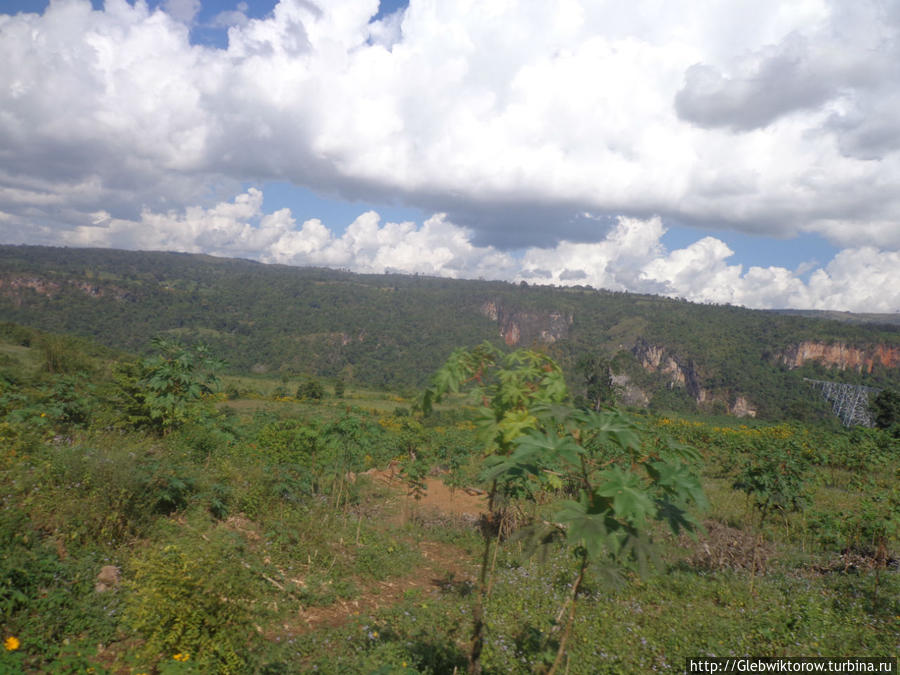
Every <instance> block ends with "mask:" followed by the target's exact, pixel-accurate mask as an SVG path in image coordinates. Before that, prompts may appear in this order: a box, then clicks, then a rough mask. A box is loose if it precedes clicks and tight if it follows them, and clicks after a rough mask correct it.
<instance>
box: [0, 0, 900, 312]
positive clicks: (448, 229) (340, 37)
mask: <svg viewBox="0 0 900 675" xmlns="http://www.w3.org/2000/svg"><path fill="white" fill-rule="evenodd" d="M0 63H2V64H3V66H2V67H0V242H2V243H35V244H51V245H65V246H103V247H117V248H131V249H157V250H158V249H165V250H179V251H195V252H207V253H212V254H216V255H225V256H240V257H246V258H254V259H259V260H262V261H266V262H278V263H287V264H297V265H326V266H331V267H341V268H349V269H353V270H358V271H365V272H383V271H405V272H418V273H424V274H437V275H446V276H453V277H467V278H474V277H484V278H492V279H508V280H512V281H520V280H525V281H527V282H529V283H544V284H589V285H592V286H594V287H598V288H599V287H603V288H610V289H617V290H633V291H640V292H652V293H661V294H666V295H670V296H678V297H684V298H688V299H691V300H696V301H700V302H720V303H721V302H728V303H733V304H739V305H745V306H748V307H761V308H767V307H798V308H821V309H825V308H827V309H839V310H851V311H859V312H896V311H900V0H875V1H871V2H869V1H866V0H858V1H854V2H847V1H846V0H834V1H832V2H828V1H825V0H792V1H791V2H785V1H784V0H706V1H704V0H688V1H684V2H681V1H678V0H665V1H661V0H630V1H629V2H627V3H622V2H614V1H612V0H609V1H606V2H604V1H601V0H410V1H409V2H408V3H407V2H405V1H403V0H393V1H392V2H382V3H381V5H379V1H378V0H281V1H280V2H276V1H275V0H255V1H254V0H244V1H242V2H234V1H233V0H158V1H157V0H153V1H150V2H144V1H143V0H139V1H136V2H127V1H126V0H106V1H105V2H103V1H102V0H93V2H92V0H51V1H50V2H49V3H48V2H47V1H46V0H0Z"/></svg>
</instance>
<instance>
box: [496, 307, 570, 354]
mask: <svg viewBox="0 0 900 675" xmlns="http://www.w3.org/2000/svg"><path fill="white" fill-rule="evenodd" d="M481 313H482V314H483V315H484V316H486V317H487V318H489V319H491V320H492V321H496V322H497V325H498V327H499V329H500V337H502V338H503V341H504V342H505V343H506V344H507V345H509V346H510V347H516V346H522V347H530V346H531V345H534V344H552V343H554V342H556V341H557V340H562V339H565V338H567V337H569V329H570V327H571V326H572V320H573V319H572V315H571V314H564V313H562V312H557V311H552V312H540V311H526V310H518V309H512V308H507V307H504V306H503V305H501V304H499V303H497V302H494V301H488V302H485V303H484V304H483V305H482V306H481Z"/></svg>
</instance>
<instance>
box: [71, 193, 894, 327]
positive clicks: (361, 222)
mask: <svg viewBox="0 0 900 675" xmlns="http://www.w3.org/2000/svg"><path fill="white" fill-rule="evenodd" d="M262 205H263V194H262V192H261V191H259V190H257V189H254V188H251V189H249V190H248V191H247V192H245V193H242V194H239V195H238V196H237V197H235V199H234V200H233V201H231V202H222V203H219V204H217V205H215V206H213V207H211V208H208V209H204V208H201V207H189V208H187V209H185V210H184V211H182V212H178V211H169V212H166V213H157V212H152V211H149V210H145V211H144V212H143V213H141V215H140V218H139V219H135V220H125V219H118V218H112V217H111V216H110V215H109V214H108V213H104V212H99V213H95V214H93V220H92V222H91V223H90V224H86V225H82V226H80V227H78V228H77V229H74V230H72V231H70V232H68V233H66V234H65V237H64V241H65V243H67V244H70V245H77V246H116V247H120V248H140V249H168V250H181V251H189V252H208V253H213V254H217V255H224V256H239V257H248V258H258V259H260V260H262V261H265V262H276V263H283V264H294V265H320V266H328V267H337V268H346V269H351V270H354V271H356V272H369V273H382V272H391V271H393V272H405V273H420V274H429V275H438V276H446V277H454V278H475V277H483V278H488V279H506V280H510V281H527V282H529V283H535V284H557V285H571V284H579V285H591V286H594V287H595V288H607V289H612V290H625V291H637V292H653V293H660V294H663V295H668V296H672V297H683V298H686V299H688V300H693V301H697V302H714V303H729V304H737V305H744V306H748V307H755V308H785V307H795V308H814V309H838V310H849V311H857V312H894V311H897V310H900V252H890V251H879V250H877V249H874V248H871V247H860V248H849V249H845V250H843V251H841V252H840V253H838V254H837V255H836V256H835V257H834V259H832V260H831V261H830V262H829V263H828V264H827V265H825V266H824V267H817V268H815V269H814V270H811V269H804V270H803V273H807V272H811V274H810V276H809V281H808V282H804V281H803V280H802V279H801V277H800V274H801V272H800V271H798V272H792V271H790V270H788V269H786V268H783V267H766V268H763V267H750V268H749V269H748V270H746V271H744V269H743V267H742V266H741V265H733V264H728V258H730V257H731V256H732V255H733V253H732V251H731V249H729V248H728V246H727V245H726V244H725V243H723V242H722V241H721V240H719V239H716V238H714V237H704V238H702V239H700V240H698V241H696V242H694V243H693V244H691V245H689V246H686V247H685V248H681V249H677V250H674V251H668V250H667V249H666V248H665V246H663V244H662V242H661V238H662V236H663V235H664V234H665V228H664V227H663V225H662V222H661V220H660V219H659V218H658V217H657V218H651V219H649V220H646V221H641V220H637V219H632V218H620V219H619V220H618V223H617V225H616V226H615V227H614V228H613V229H612V230H611V231H610V232H609V233H608V234H607V235H606V236H605V237H604V238H603V240H602V241H599V242H596V243H571V242H560V243H559V244H557V245H556V246H553V247H549V248H537V247H532V248H529V249H527V250H526V251H525V252H524V254H523V255H522V256H521V257H520V258H517V257H514V256H512V255H510V254H508V253H504V252H502V251H499V250H497V249H496V248H494V247H491V246H477V245H475V244H473V243H472V241H471V239H472V233H471V232H470V231H469V230H467V229H466V228H462V227H459V226H458V225H455V224H454V223H452V222H450V221H449V220H448V219H447V217H446V216H445V215H443V214H437V215H434V216H432V217H431V218H429V219H427V220H426V221H425V222H424V223H423V224H421V225H416V224H415V223H411V222H403V223H394V222H386V223H382V222H381V219H380V217H379V215H378V214H377V213H375V212H374V211H368V212H366V213H363V214H362V215H360V216H359V217H358V218H356V219H355V220H354V221H353V222H352V223H350V224H349V225H348V226H347V228H346V230H345V231H344V233H343V234H341V235H340V236H336V235H335V234H334V233H333V232H332V231H331V230H330V229H329V228H327V227H326V226H325V225H324V224H323V223H322V222H321V221H320V220H318V219H311V220H307V221H306V222H304V223H302V224H300V225H298V224H297V222H296V221H295V220H294V218H293V215H292V214H291V212H290V210H289V209H281V210H279V211H275V212H273V213H266V212H265V211H264V210H263V208H262Z"/></svg>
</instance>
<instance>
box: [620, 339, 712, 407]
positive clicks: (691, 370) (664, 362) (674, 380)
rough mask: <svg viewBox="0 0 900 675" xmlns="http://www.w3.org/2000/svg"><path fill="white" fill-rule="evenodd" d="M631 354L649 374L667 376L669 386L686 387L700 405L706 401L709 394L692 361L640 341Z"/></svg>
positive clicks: (660, 347) (658, 346) (659, 346)
mask: <svg viewBox="0 0 900 675" xmlns="http://www.w3.org/2000/svg"><path fill="white" fill-rule="evenodd" d="M631 353H632V354H634V357H635V358H636V359H637V360H638V362H639V363H640V364H641V366H642V367H643V368H644V370H646V371H647V372H650V373H662V374H663V375H667V376H668V378H669V386H671V387H684V388H685V389H686V390H687V392H688V393H689V394H690V395H691V396H692V397H693V398H694V399H696V400H697V401H698V402H700V403H702V402H703V401H705V400H706V398H707V392H706V391H705V390H704V389H703V387H701V386H700V376H699V374H698V373H697V369H696V368H695V366H694V362H693V361H692V360H690V359H688V360H684V359H681V358H678V357H676V356H674V355H672V354H670V353H669V352H668V350H667V349H666V348H665V347H663V346H661V345H652V344H650V343H648V342H647V341H645V340H638V341H637V343H636V344H635V345H634V347H632V349H631Z"/></svg>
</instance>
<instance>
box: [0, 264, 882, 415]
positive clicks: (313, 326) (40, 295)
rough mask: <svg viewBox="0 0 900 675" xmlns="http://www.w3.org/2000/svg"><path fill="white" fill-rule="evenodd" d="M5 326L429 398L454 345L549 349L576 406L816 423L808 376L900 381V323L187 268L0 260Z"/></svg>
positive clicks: (394, 280) (246, 268) (438, 281)
mask: <svg viewBox="0 0 900 675" xmlns="http://www.w3.org/2000/svg"><path fill="white" fill-rule="evenodd" d="M0 316H2V318H3V319H5V320H7V321H11V322H15V323H19V324H24V325H29V326H34V327H37V328H40V329H42V330H47V331H54V332H59V333H72V334H76V335H81V336H85V337H90V338H93V339H94V340H96V341H97V342H99V343H101V344H104V345H107V346H111V347H116V348H119V349H125V350H128V351H132V352H136V353H143V352H145V351H146V350H147V349H148V347H149V339H150V337H152V336H154V335H158V334H165V335H169V336H172V337H177V338H179V339H182V340H183V341H186V342H194V341H198V340H199V341H203V342H205V343H207V344H208V345H209V346H210V347H211V348H212V351H213V353H215V354H217V355H218V356H220V357H222V358H224V359H225V360H226V361H227V363H228V369H229V371H230V372H232V373H249V372H256V373H263V372H266V373H273V374H279V375H284V376H286V377H295V376H299V375H311V376H316V377H322V378H331V379H336V378H341V379H342V380H343V381H345V382H348V383H357V384H359V385H365V386H374V387H384V388H391V389H394V390H399V391H403V390H411V389H412V388H416V387H421V386H422V385H424V383H425V382H426V379H427V377H428V375H429V374H430V373H431V372H433V370H434V369H435V368H436V367H437V366H438V365H439V364H440V363H441V362H442V361H443V360H444V359H445V358H446V357H447V356H448V355H449V353H450V352H451V351H452V349H453V348H454V347H456V346H459V345H474V344H477V343H480V342H482V341H485V340H488V341H491V342H494V343H495V344H498V345H502V344H503V343H504V342H506V343H507V344H508V345H510V346H517V347H522V346H525V347H528V346H537V347H539V348H541V349H543V350H546V351H547V352H549V354H550V355H551V356H553V357H554V358H556V359H557V360H558V361H559V362H560V363H561V364H562V365H563V368H564V370H565V372H566V374H567V378H568V380H569V382H570V385H571V386H572V387H573V390H574V391H582V390H583V389H584V384H583V383H584V379H585V378H584V376H585V373H584V369H585V367H584V364H585V363H586V361H585V359H586V357H591V358H592V359H593V363H594V364H595V368H596V364H597V363H599V364H601V366H602V369H603V370H604V372H606V370H605V369H606V364H610V371H609V372H611V373H612V374H614V375H617V376H618V378H617V382H618V388H619V393H620V395H623V392H624V395H625V398H626V399H627V400H626V401H625V402H626V403H631V404H633V405H639V406H641V405H649V406H651V407H653V408H657V409H670V410H682V411H692V410H696V409H697V408H698V406H699V408H700V409H701V410H705V411H707V412H728V411H732V412H733V411H735V410H737V408H738V406H740V405H742V401H743V403H746V407H749V408H750V409H752V410H753V411H754V412H755V413H757V414H758V415H759V416H761V417H768V418H777V417H784V416H794V417H815V416H817V415H821V414H823V410H824V408H823V405H822V404H820V403H819V402H818V400H817V398H816V397H815V395H813V394H812V393H811V392H810V391H809V388H808V387H807V386H806V385H805V384H804V383H803V381H802V378H803V377H804V376H805V377H814V378H817V379H835V380H839V381H842V382H851V383H859V384H867V385H870V386H875V387H885V386H895V387H896V386H897V384H898V383H900V368H898V367H897V366H898V365H900V364H898V363H897V362H896V359H897V358H900V326H897V325H888V324H884V325H879V324H857V323H851V322H847V321H830V320H824V319H819V318H811V317H803V316H792V315H788V314H784V313H776V312H764V311H755V310H748V309H743V308H737V307H731V306H712V305H699V304H693V303H689V302H685V301H680V300H673V299H666V298H660V297H655V296H647V295H635V294H630V293H615V292H608V291H598V290H594V289H590V288H582V287H574V288H555V287H533V286H526V285H524V284H522V285H516V284H509V283H504V282H486V281H471V280H451V279H443V278H432V277H422V276H406V275H358V274H352V273H349V272H343V271H335V270H328V269H318V268H297V267H288V266H281V265H264V264H261V263H256V262H251V261H246V260H232V259H220V258H214V257H210V256H203V255H189V254H178V253H159V252H155V253H154V252H127V251H115V250H97V249H62V248H47V247H31V246H3V247H0ZM804 343H810V344H813V345H814V346H815V348H818V349H825V348H826V347H828V346H835V345H837V346H838V348H835V350H832V351H840V352H841V353H844V352H846V351H847V349H849V350H851V352H852V354H855V355H856V356H855V357H854V358H856V359H857V361H856V362H850V363H849V364H846V363H837V364H832V365H829V364H828V363H827V362H823V361H822V360H818V361H817V360H815V359H812V360H808V361H806V362H804V363H803V364H802V365H801V366H800V367H793V366H795V365H796V364H793V363H790V360H791V358H793V357H792V355H793V354H794V352H795V351H796V348H797V346H798V345H801V344H804ZM854 350H855V351H854ZM885 350H886V351H885ZM654 359H655V360H656V362H654ZM891 359H895V360H894V361H891ZM851 361H852V359H851Z"/></svg>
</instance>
